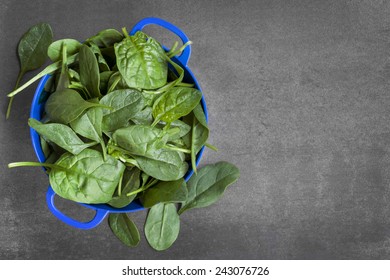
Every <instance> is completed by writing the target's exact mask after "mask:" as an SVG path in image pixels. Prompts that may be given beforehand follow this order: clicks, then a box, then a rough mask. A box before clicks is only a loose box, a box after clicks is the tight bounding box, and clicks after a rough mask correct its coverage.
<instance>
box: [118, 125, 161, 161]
mask: <svg viewBox="0 0 390 280" xmlns="http://www.w3.org/2000/svg"><path fill="white" fill-rule="evenodd" d="M112 139H113V140H114V142H115V143H116V144H117V145H118V146H120V147H122V148H124V149H126V150H127V151H128V152H129V153H130V154H131V155H139V156H147V155H148V154H151V150H155V149H160V148H162V147H163V145H164V144H165V143H166V140H167V139H164V137H163V131H162V130H161V129H158V128H154V127H151V126H146V125H130V126H128V127H124V128H120V129H118V130H116V131H115V132H114V134H113V135H112Z"/></svg>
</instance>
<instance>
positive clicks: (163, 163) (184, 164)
mask: <svg viewBox="0 0 390 280" xmlns="http://www.w3.org/2000/svg"><path fill="white" fill-rule="evenodd" d="M52 40H53V33H52V29H51V27H50V25H48V24H46V23H41V24H38V25H36V26H33V27H32V28H31V29H30V30H29V31H27V32H26V34H24V35H23V37H22V39H21V40H20V42H19V46H18V54H19V59H20V66H21V68H20V73H19V76H18V79H17V83H16V86H15V90H14V91H13V92H11V93H10V94H8V97H11V99H10V103H9V108H8V110H7V117H8V116H9V114H10V112H11V104H12V99H13V98H14V96H15V95H16V94H17V93H19V92H21V91H22V90H23V89H25V88H26V87H27V86H29V85H31V84H32V83H33V82H35V81H37V80H38V79H40V78H41V77H43V76H44V75H46V74H51V75H52V76H51V78H50V82H49V83H48V84H47V85H46V88H47V89H48V90H49V92H50V95H49V97H48V99H47V101H46V104H45V112H44V115H43V117H42V119H41V120H40V121H39V120H36V119H31V118H30V119H29V120H28V124H29V126H30V127H31V128H33V129H34V130H35V131H37V133H38V134H39V135H40V136H41V146H42V148H43V151H44V154H45V156H46V162H45V163H37V162H16V163H10V164H9V167H18V166H44V167H45V168H46V169H47V171H48V175H49V180H50V184H51V186H52V188H53V190H54V191H55V192H56V194H57V195H59V196H61V197H63V198H65V199H69V200H72V201H76V202H81V203H105V204H108V205H110V206H112V207H116V208H122V207H125V206H127V205H129V204H130V203H131V202H132V201H134V200H135V199H138V200H139V201H140V202H141V203H142V204H143V206H144V207H145V208H150V210H149V213H148V215H147V218H146V222H145V228H144V231H145V236H146V239H147V241H148V242H149V244H150V245H151V247H153V248H154V249H156V250H165V249H167V248H169V247H170V246H171V245H172V244H173V242H174V241H175V240H176V238H177V236H178V234H179V230H180V219H179V216H180V215H181V214H182V213H184V212H185V211H187V210H189V209H193V208H200V207H206V206H209V205H210V204H212V203H214V202H216V201H217V200H218V199H219V198H220V197H221V195H222V194H223V192H224V191H225V189H226V188H227V187H228V186H229V185H231V184H232V183H234V182H235V181H236V180H237V179H238V177H239V170H238V168H237V167H235V166H234V165H233V164H231V163H228V162H218V163H216V164H211V165H207V166H204V167H203V168H201V169H200V170H197V169H196V164H195V162H196V156H197V154H198V152H199V151H200V150H201V148H202V147H203V146H204V145H206V146H208V147H210V148H214V147H213V146H212V145H209V144H208V143H207V139H208V137H209V128H208V125H207V122H206V117H205V114H204V111H203V108H202V105H201V102H200V101H201V98H202V93H201V92H200V91H199V90H197V89H196V88H194V85H193V84H188V83H185V82H183V77H184V69H183V68H182V67H181V66H180V65H178V64H176V63H175V62H173V61H172V59H171V58H172V57H174V56H175V55H177V54H179V53H181V52H182V51H183V49H184V48H185V47H186V46H187V45H186V44H185V45H183V46H182V47H181V48H179V49H177V44H176V43H175V44H174V45H173V47H172V49H170V50H168V51H165V50H164V48H163V47H162V46H161V44H160V43H159V42H158V41H156V40H155V39H153V38H152V37H150V36H148V35H147V34H145V33H143V32H141V31H139V32H137V33H135V34H134V35H132V36H130V35H129V34H128V32H127V31H126V29H123V30H122V32H119V31H117V30H115V29H106V30H102V31H101V32H99V33H98V34H96V35H94V36H92V37H90V38H88V39H86V40H85V42H84V43H80V42H79V41H77V40H74V39H61V40H57V41H54V42H53V41H52ZM47 56H48V57H49V58H50V60H51V61H52V64H50V65H49V66H47V67H46V68H45V69H43V70H42V71H41V72H40V73H39V74H38V75H36V76H35V77H33V78H32V79H31V80H29V81H28V82H26V83H25V84H24V85H22V86H20V87H19V82H20V81H21V79H22V77H23V75H24V73H26V72H27V71H30V70H34V69H37V68H40V67H41V66H42V65H43V64H44V62H45V60H46V58H47ZM189 166H190V167H189ZM189 168H192V169H193V170H194V172H195V173H194V175H193V176H192V177H191V178H190V179H189V181H188V182H185V180H184V179H183V177H184V175H185V174H186V173H187V171H188V170H189ZM108 222H109V225H110V228H111V230H112V232H113V233H114V234H115V236H116V237H117V238H118V239H120V240H121V241H122V242H123V243H124V244H126V245H127V246H130V247H134V246H136V245H137V244H138V243H139V241H140V235H139V232H138V229H137V227H136V225H135V224H134V222H133V221H132V220H131V219H130V218H129V216H128V215H127V214H126V213H121V214H110V215H109V219H108Z"/></svg>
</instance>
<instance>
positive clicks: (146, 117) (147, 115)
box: [131, 106, 153, 125]
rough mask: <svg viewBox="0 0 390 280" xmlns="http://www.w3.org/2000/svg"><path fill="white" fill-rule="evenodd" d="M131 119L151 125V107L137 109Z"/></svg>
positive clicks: (136, 122) (134, 121) (137, 122)
mask: <svg viewBox="0 0 390 280" xmlns="http://www.w3.org/2000/svg"><path fill="white" fill-rule="evenodd" d="M131 121H132V122H133V123H135V124H142V125H151V124H152V122H153V116H152V107H150V106H146V107H145V108H144V109H142V111H138V112H137V113H136V114H135V115H134V116H133V117H132V118H131Z"/></svg>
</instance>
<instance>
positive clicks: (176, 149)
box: [164, 144, 191, 154]
mask: <svg viewBox="0 0 390 280" xmlns="http://www.w3.org/2000/svg"><path fill="white" fill-rule="evenodd" d="M164 147H165V148H167V149H169V150H172V151H178V152H183V153H185V154H191V151H190V150H188V149H183V148H179V147H177V146H175V145H172V144H166V145H165V146H164Z"/></svg>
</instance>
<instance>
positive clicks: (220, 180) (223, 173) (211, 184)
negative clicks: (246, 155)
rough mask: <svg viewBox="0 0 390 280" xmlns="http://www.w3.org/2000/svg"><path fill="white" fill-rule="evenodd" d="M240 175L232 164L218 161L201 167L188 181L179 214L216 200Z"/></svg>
mask: <svg viewBox="0 0 390 280" xmlns="http://www.w3.org/2000/svg"><path fill="white" fill-rule="evenodd" d="M239 176H240V171H239V170H238V168H237V167H235V166H234V165H233V164H231V163H228V162H218V163H216V164H212V165H208V166H205V167H203V168H201V169H200V170H199V171H198V173H197V174H196V175H195V176H192V177H191V178H190V180H189V181H188V185H187V187H188V198H187V200H186V201H185V202H183V204H182V206H181V208H180V210H179V214H182V213H184V212H185V211H187V210H189V209H191V208H201V207H206V206H209V205H211V204H213V203H214V202H216V201H217V200H218V199H219V198H220V197H221V196H222V194H223V192H224V191H225V189H226V188H227V187H228V186H229V185H231V184H233V183H234V182H235V181H237V179H238V178H239Z"/></svg>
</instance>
